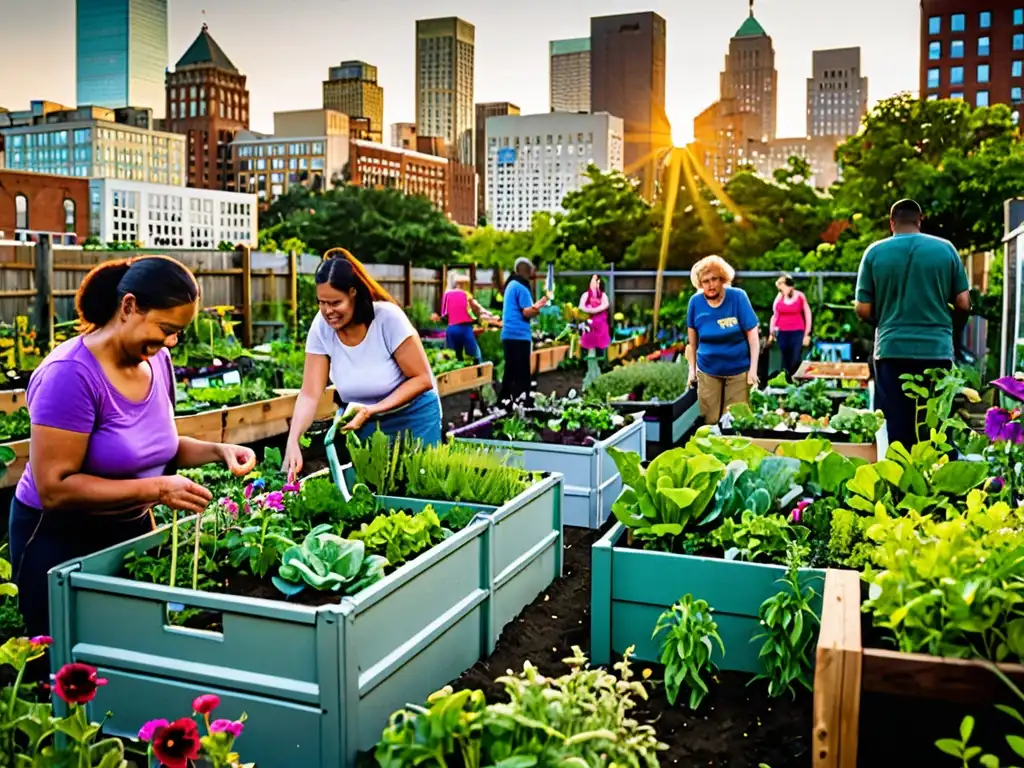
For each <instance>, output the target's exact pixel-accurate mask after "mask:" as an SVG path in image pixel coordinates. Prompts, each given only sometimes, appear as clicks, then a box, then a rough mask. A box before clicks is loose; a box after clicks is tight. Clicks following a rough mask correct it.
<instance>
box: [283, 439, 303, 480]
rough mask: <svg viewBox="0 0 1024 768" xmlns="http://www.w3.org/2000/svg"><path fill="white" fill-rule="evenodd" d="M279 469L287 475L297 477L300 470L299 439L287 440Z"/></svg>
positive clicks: (300, 452) (300, 448)
mask: <svg viewBox="0 0 1024 768" xmlns="http://www.w3.org/2000/svg"><path fill="white" fill-rule="evenodd" d="M281 471H282V472H284V473H285V474H286V475H287V476H288V477H298V476H299V472H301V471H302V446H301V445H299V441H298V440H295V441H292V440H289V441H288V445H287V446H285V449H284V461H282V462H281Z"/></svg>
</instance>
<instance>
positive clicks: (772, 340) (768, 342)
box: [764, 333, 775, 347]
mask: <svg viewBox="0 0 1024 768" xmlns="http://www.w3.org/2000/svg"><path fill="white" fill-rule="evenodd" d="M774 343H775V334H774V333H771V334H768V338H767V339H765V342H764V345H765V346H766V347H770V346H771V345H772V344H774Z"/></svg>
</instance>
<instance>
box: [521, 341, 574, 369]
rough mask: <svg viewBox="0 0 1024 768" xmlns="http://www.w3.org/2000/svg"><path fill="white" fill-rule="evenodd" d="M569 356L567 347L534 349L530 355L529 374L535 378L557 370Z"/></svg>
mask: <svg viewBox="0 0 1024 768" xmlns="http://www.w3.org/2000/svg"><path fill="white" fill-rule="evenodd" d="M568 356H569V345H568V344H561V345H559V346H557V347H544V348H543V349H535V350H533V353H532V354H531V355H530V373H531V374H532V375H534V376H536V375H537V374H538V373H548V372H549V371H554V370H556V369H557V368H558V365H559V363H561V362H562V361H563V360H565V358H567V357H568Z"/></svg>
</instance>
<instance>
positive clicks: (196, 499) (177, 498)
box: [157, 475, 213, 514]
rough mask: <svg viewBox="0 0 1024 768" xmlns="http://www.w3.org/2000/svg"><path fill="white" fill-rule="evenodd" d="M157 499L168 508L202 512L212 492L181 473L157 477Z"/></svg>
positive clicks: (211, 496)
mask: <svg viewBox="0 0 1024 768" xmlns="http://www.w3.org/2000/svg"><path fill="white" fill-rule="evenodd" d="M157 491H158V494H157V501H158V503H160V504H163V505H164V506H165V507H169V508H170V509H177V510H180V511H182V512H195V513H196V514H202V513H203V512H204V511H205V510H206V505H207V504H209V503H210V502H211V501H213V494H212V493H210V492H209V491H208V490H206V489H205V488H203V486H201V485H199V484H198V483H193V482H192V481H191V480H189V479H188V478H187V477H183V476H182V475H168V476H166V477H160V478H157Z"/></svg>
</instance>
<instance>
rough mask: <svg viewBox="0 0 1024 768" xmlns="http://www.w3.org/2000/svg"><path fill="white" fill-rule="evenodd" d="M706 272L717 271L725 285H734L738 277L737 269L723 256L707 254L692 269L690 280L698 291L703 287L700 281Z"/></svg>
mask: <svg viewBox="0 0 1024 768" xmlns="http://www.w3.org/2000/svg"><path fill="white" fill-rule="evenodd" d="M705 272H717V273H718V275H719V277H721V278H722V282H723V283H725V285H732V281H733V280H735V279H736V270H735V269H733V268H732V267H730V266H729V262H727V261H726V260H725V259H723V258H722V257H721V256H705V257H704V258H703V259H701V260H700V261H698V262H697V263H696V264H694V265H693V267H692V268H691V269H690V282H691V283H693V287H694V288H696V289H697V290H698V291H699V290H700V289H701V285H700V281H701V278H703V277H704V273H705Z"/></svg>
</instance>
